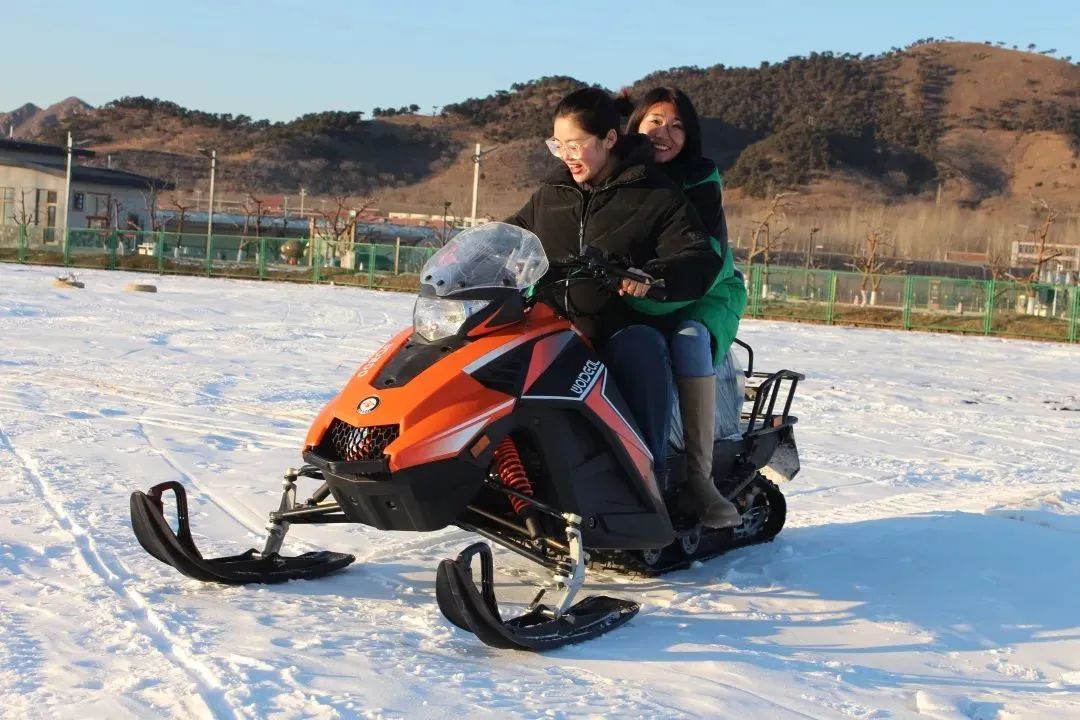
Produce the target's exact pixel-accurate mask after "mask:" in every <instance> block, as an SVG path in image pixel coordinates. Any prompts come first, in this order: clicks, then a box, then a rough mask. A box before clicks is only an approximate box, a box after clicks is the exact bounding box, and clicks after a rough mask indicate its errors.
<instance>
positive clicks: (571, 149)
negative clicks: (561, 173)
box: [544, 138, 588, 160]
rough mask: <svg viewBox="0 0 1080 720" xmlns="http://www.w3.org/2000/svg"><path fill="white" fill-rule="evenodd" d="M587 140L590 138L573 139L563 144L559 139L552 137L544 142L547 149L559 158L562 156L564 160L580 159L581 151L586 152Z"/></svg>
mask: <svg viewBox="0 0 1080 720" xmlns="http://www.w3.org/2000/svg"><path fill="white" fill-rule="evenodd" d="M587 142H588V140H571V141H570V142H568V143H566V144H565V145H563V144H562V143H560V142H559V141H558V140H555V139H554V138H551V139H548V140H545V141H544V144H545V145H547V149H548V150H550V151H551V154H552V155H554V156H555V157H557V158H562V159H563V160H580V159H581V153H582V152H584V150H585V143H587Z"/></svg>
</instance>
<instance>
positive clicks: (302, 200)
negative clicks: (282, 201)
mask: <svg viewBox="0 0 1080 720" xmlns="http://www.w3.org/2000/svg"><path fill="white" fill-rule="evenodd" d="M305 195H307V190H305V189H304V186H303V185H301V186H300V218H301V219H303V217H304V196H305Z"/></svg>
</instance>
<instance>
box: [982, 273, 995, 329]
mask: <svg viewBox="0 0 1080 720" xmlns="http://www.w3.org/2000/svg"><path fill="white" fill-rule="evenodd" d="M996 294H997V281H996V280H994V279H993V278H991V279H990V280H987V281H986V317H984V318H983V335H989V334H991V333H992V332H994V296H995V295H996Z"/></svg>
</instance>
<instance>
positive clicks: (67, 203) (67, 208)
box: [60, 131, 73, 262]
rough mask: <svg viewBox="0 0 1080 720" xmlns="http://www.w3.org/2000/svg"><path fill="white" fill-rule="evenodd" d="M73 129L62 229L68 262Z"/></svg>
mask: <svg viewBox="0 0 1080 720" xmlns="http://www.w3.org/2000/svg"><path fill="white" fill-rule="evenodd" d="M72 149H73V148H72V143H71V131H68V134H67V175H66V178H65V179H64V227H63V228H62V229H61V231H60V232H61V235H60V237H61V239H62V240H63V243H62V244H63V247H64V258H65V262H66V258H67V246H68V212H69V211H70V208H71V153H72Z"/></svg>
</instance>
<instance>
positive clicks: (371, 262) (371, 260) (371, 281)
mask: <svg viewBox="0 0 1080 720" xmlns="http://www.w3.org/2000/svg"><path fill="white" fill-rule="evenodd" d="M367 286H368V287H369V288H373V287H375V243H370V244H369V245H368V275H367Z"/></svg>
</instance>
